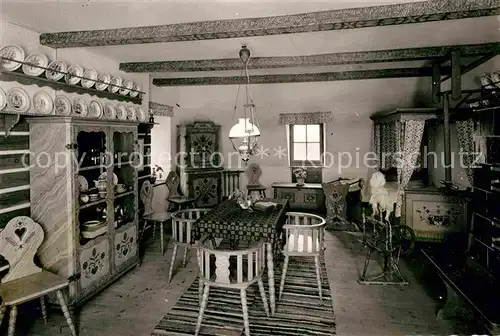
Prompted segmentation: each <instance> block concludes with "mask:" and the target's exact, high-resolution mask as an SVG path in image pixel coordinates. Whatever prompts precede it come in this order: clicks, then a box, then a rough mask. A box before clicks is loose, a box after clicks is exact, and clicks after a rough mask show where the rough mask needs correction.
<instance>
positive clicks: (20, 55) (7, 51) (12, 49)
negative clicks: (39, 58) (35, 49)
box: [0, 45, 25, 71]
mask: <svg viewBox="0 0 500 336" xmlns="http://www.w3.org/2000/svg"><path fill="white" fill-rule="evenodd" d="M0 56H2V57H5V58H10V59H11V60H6V59H3V58H2V59H0V69H2V70H4V71H14V70H17V69H19V68H20V67H21V65H22V64H21V63H19V62H24V56H25V55H24V50H23V48H21V47H20V46H17V45H8V46H5V47H3V48H2V49H0ZM16 61H17V62H16Z"/></svg>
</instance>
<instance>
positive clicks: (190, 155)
mask: <svg viewBox="0 0 500 336" xmlns="http://www.w3.org/2000/svg"><path fill="white" fill-rule="evenodd" d="M219 138H220V125H216V124H214V123H213V122H211V121H195V122H194V123H191V124H185V125H178V126H177V153H178V155H179V159H180V161H179V166H178V169H179V177H180V188H181V191H182V193H183V194H184V195H186V196H190V197H197V198H198V200H197V204H196V205H197V206H198V207H211V206H215V205H217V204H218V203H220V201H221V196H222V185H221V184H222V170H223V169H222V167H221V160H222V159H221V154H220V147H219V141H220V139H219Z"/></svg>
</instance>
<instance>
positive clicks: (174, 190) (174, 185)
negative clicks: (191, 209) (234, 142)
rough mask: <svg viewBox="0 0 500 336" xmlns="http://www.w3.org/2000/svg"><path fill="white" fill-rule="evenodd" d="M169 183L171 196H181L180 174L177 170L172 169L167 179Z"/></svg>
mask: <svg viewBox="0 0 500 336" xmlns="http://www.w3.org/2000/svg"><path fill="white" fill-rule="evenodd" d="M165 183H166V184H167V187H168V190H169V192H170V194H169V197H179V196H180V194H179V183H180V178H179V175H177V173H176V172H175V171H173V170H172V171H170V173H168V175H167V179H166V180H165Z"/></svg>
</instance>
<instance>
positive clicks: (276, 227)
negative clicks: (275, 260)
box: [194, 199, 288, 245]
mask: <svg viewBox="0 0 500 336" xmlns="http://www.w3.org/2000/svg"><path fill="white" fill-rule="evenodd" d="M266 201H271V202H276V203H277V206H276V208H275V209H273V210H272V211H270V212H263V211H257V210H254V211H249V210H244V209H242V208H241V207H240V206H239V205H238V204H237V203H236V201H235V200H227V201H225V202H223V203H222V204H220V205H218V206H217V207H215V208H214V209H212V210H211V211H209V212H207V213H206V214H205V215H203V216H202V217H200V219H198V220H197V221H196V225H195V228H194V233H195V236H196V237H197V239H199V237H201V236H202V235H204V234H210V235H212V236H213V237H214V238H222V239H228V240H230V241H233V242H234V241H248V242H250V241H258V240H260V239H263V240H264V241H265V242H266V243H271V244H273V245H274V244H275V243H276V241H277V238H279V234H280V233H281V231H282V229H283V225H284V223H285V213H286V211H287V209H288V201H287V200H284V199H279V200H277V199H266Z"/></svg>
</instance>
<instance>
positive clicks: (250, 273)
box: [195, 236, 269, 336]
mask: <svg viewBox="0 0 500 336" xmlns="http://www.w3.org/2000/svg"><path fill="white" fill-rule="evenodd" d="M214 259H215V263H213V261H214ZM231 260H233V261H235V264H236V265H235V267H234V268H232V272H230V270H229V264H230V261H231ZM198 264H199V268H200V283H201V286H203V294H202V295H200V296H201V304H200V311H199V313H198V322H197V323H196V330H195V335H198V334H199V332H200V329H201V322H202V320H203V313H204V312H205V309H206V307H207V302H208V294H209V292H210V287H220V288H227V289H239V290H240V296H241V305H242V311H243V323H244V326H245V335H246V336H250V323H249V320H248V306H247V296H246V290H247V288H248V287H249V286H250V285H252V284H254V283H255V282H257V283H258V285H259V291H260V295H261V297H262V302H263V305H264V310H265V312H266V315H267V316H269V306H268V305H267V299H266V293H265V291H264V283H263V282H262V275H263V273H264V269H265V267H266V254H265V245H264V243H263V242H258V243H257V244H255V245H254V246H253V247H250V248H248V249H242V250H218V249H216V248H215V247H214V244H213V239H212V238H211V237H210V236H204V237H203V238H202V239H201V240H200V242H199V245H198ZM201 286H200V288H202V287H201ZM200 294H201V293H200Z"/></svg>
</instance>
